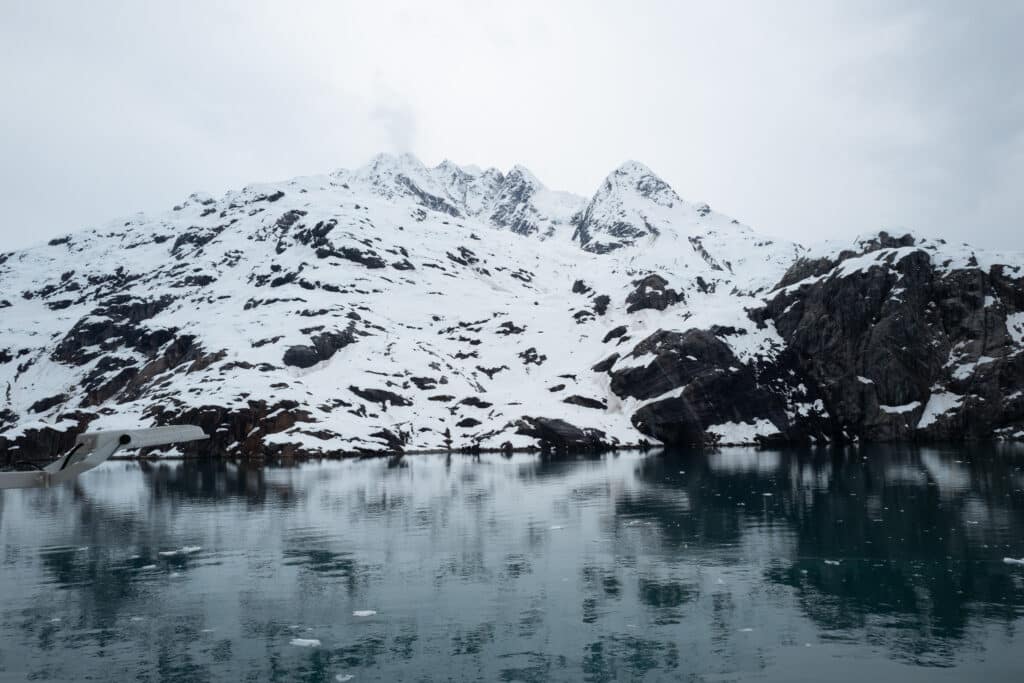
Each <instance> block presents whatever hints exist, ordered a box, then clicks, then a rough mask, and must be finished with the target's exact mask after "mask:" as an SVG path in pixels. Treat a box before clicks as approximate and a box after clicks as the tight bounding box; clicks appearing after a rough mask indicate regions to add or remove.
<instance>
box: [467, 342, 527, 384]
mask: <svg viewBox="0 0 1024 683" xmlns="http://www.w3.org/2000/svg"><path fill="white" fill-rule="evenodd" d="M527 350H529V349H527ZM542 362H543V359H542ZM476 369H477V370H479V371H480V372H482V373H484V374H485V375H487V379H494V376H495V375H496V374H498V373H499V372H501V371H502V370H508V366H507V365H499V366H498V367H496V368H485V367H482V366H480V365H478V366H476Z"/></svg>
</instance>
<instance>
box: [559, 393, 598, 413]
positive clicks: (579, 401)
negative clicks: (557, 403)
mask: <svg viewBox="0 0 1024 683" xmlns="http://www.w3.org/2000/svg"><path fill="white" fill-rule="evenodd" d="M562 402H563V403H571V404H572V405H576V406H582V407H583V408H594V409H596V410H604V409H605V408H607V407H608V406H607V405H606V404H605V403H604V402H603V401H598V400H597V399H594V398H587V397H586V396H577V395H576V394H573V395H572V396H569V397H567V398H565V399H563V400H562Z"/></svg>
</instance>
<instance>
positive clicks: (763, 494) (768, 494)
mask: <svg viewBox="0 0 1024 683" xmlns="http://www.w3.org/2000/svg"><path fill="white" fill-rule="evenodd" d="M761 495H762V496H766V497H767V496H771V495H773V494H771V493H762V494H761Z"/></svg>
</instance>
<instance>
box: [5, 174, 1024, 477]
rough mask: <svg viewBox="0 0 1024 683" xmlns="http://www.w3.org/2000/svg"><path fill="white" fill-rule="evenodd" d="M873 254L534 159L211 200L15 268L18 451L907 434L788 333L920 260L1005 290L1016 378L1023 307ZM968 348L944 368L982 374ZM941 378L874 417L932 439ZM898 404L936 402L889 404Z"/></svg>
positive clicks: (11, 266) (10, 279)
mask: <svg viewBox="0 0 1024 683" xmlns="http://www.w3.org/2000/svg"><path fill="white" fill-rule="evenodd" d="M906 239H909V240H911V241H912V242H913V239H912V238H909V237H908V238H906ZM881 246H884V245H877V244H866V243H860V244H858V245H855V246H854V247H853V249H852V250H847V251H845V252H842V253H839V252H836V251H835V250H832V251H828V250H825V251H821V253H818V252H808V251H807V250H805V249H804V248H803V247H800V246H798V245H795V244H792V243H787V242H782V241H776V240H770V239H767V238H764V237H761V236H758V235H756V234H755V233H754V232H752V231H751V230H750V229H749V228H747V227H746V226H744V225H741V224H739V223H738V222H736V221H733V220H731V219H729V218H728V217H725V216H722V215H720V214H718V213H716V212H714V211H711V210H710V208H708V207H707V206H706V205H693V204H690V203H687V202H685V201H683V200H682V199H680V198H679V197H678V196H677V195H676V193H675V192H674V191H673V190H672V189H671V188H670V187H668V185H667V184H665V183H664V182H663V181H662V180H660V179H659V178H657V177H656V176H655V175H654V174H653V173H652V172H651V171H650V170H648V169H646V167H643V166H642V165H640V164H637V163H634V162H630V163H627V164H624V165H623V166H621V167H620V168H618V169H616V170H615V171H613V172H612V174H610V175H609V177H608V179H607V180H606V181H605V182H604V183H603V184H602V186H601V187H600V188H599V190H598V192H597V193H596V194H595V195H594V197H592V198H590V199H589V200H588V199H586V198H582V197H576V196H573V195H570V194H567V193H560V192H554V191H551V190H549V189H547V188H545V187H544V186H543V184H541V183H540V181H538V180H537V179H536V178H535V177H534V176H533V174H531V173H530V172H529V171H528V170H526V169H523V168H521V167H516V168H513V169H512V170H511V171H509V172H507V173H502V172H499V171H497V170H494V169H488V170H486V171H482V170H480V169H477V168H473V167H460V166H457V165H455V164H452V163H450V162H444V163H442V164H441V165H439V166H437V167H435V168H427V167H425V166H423V165H422V164H421V163H420V162H419V161H418V160H416V159H415V158H413V157H410V156H400V157H394V156H384V155H382V156H379V157H377V158H375V159H374V160H372V161H371V162H370V163H369V164H367V165H366V166H364V167H363V168H360V169H357V170H354V171H338V172H335V173H333V174H330V175H327V176H312V177H306V178H297V179H295V180H291V181H288V182H284V183H277V184H269V185H259V186H250V187H247V188H245V189H244V190H242V191H240V192H230V193H228V194H227V195H225V196H224V197H223V198H221V199H217V200H215V199H213V198H211V197H208V196H204V195H193V196H191V197H189V198H188V200H187V201H185V202H183V203H182V204H181V205H180V206H176V207H174V209H173V210H172V211H170V212H168V213H166V214H164V215H159V216H143V215H138V216H134V217H131V218H129V219H127V220H122V221H117V222H114V223H111V224H108V225H107V226H104V227H103V228H99V229H93V230H88V231H83V232H79V233H75V234H72V235H69V236H67V237H65V238H61V239H57V240H53V241H51V242H50V243H49V244H48V245H46V246H41V247H38V248H34V249H28V250H24V251H19V252H13V253H8V254H3V255H0V292H2V294H0V389H2V390H3V392H4V393H3V402H2V403H0V454H4V453H6V454H7V456H8V457H14V455H18V454H21V455H26V456H29V455H34V454H35V453H45V452H49V451H52V450H57V449H59V448H60V447H62V446H63V445H65V444H67V443H68V442H69V441H70V440H71V439H72V438H73V435H74V434H75V433H77V432H79V431H81V430H83V429H84V428H86V427H87V426H88V427H89V428H92V429H95V428H102V427H104V426H113V425H124V424H131V425H146V424H153V423H161V424H162V423H170V422H185V423H195V424H200V425H202V426H203V427H204V428H205V429H206V430H207V431H208V432H209V433H211V434H212V435H213V436H214V438H213V440H212V441H211V443H210V444H208V445H205V446H202V448H207V449H210V450H211V451H212V452H215V453H229V454H231V453H236V454H253V453H265V452H275V451H285V452H296V453H316V452H322V453H338V452H360V451H367V450H382V449H388V450H400V449H405V450H410V449H433V448H446V447H449V446H451V447H456V448H458V447H470V446H475V445H479V446H482V447H499V446H501V445H503V444H504V445H505V446H506V447H507V446H513V447H523V446H530V445H535V444H537V443H541V444H547V445H552V446H554V447H556V448H596V447H602V446H605V445H608V444H615V443H620V444H629V443H636V442H638V441H639V440H640V439H644V438H646V439H652V440H661V441H667V442H680V443H687V442H698V441H700V442H707V441H716V440H717V441H722V442H725V441H729V442H753V441H755V440H762V439H766V438H767V439H780V440H781V439H784V440H790V441H809V440H829V439H835V438H847V437H848V438H855V437H875V438H907V437H910V436H913V435H914V433H915V432H914V430H915V428H916V424H917V422H915V423H914V424H913V425H911V426H909V427H908V428H906V429H903V430H902V431H901V430H895V431H893V430H889V431H885V430H881V431H879V430H877V429H875V430H874V431H872V429H874V427H871V426H870V425H868V424H867V423H865V422H864V420H863V419H861V421H860V422H858V421H856V420H855V419H853V418H856V417H857V415H853V416H852V417H850V416H848V415H847V414H846V413H845V412H843V410H841V409H838V408H836V407H835V406H836V405H839V406H840V407H841V404H842V401H843V398H842V396H840V395H839V394H841V393H842V392H841V391H840V388H842V389H843V391H845V389H846V388H848V387H847V385H846V384H836V386H837V387H840V388H834V389H830V388H829V387H831V386H832V385H827V382H826V380H827V379H828V377H825V376H824V375H822V373H821V371H820V369H819V368H817V367H816V366H814V365H813V364H812V363H809V362H805V361H806V359H804V358H803V356H801V355H800V354H801V353H805V354H806V353H818V352H820V353H828V352H829V349H828V347H827V346H825V347H821V348H819V347H814V346H813V345H811V347H808V349H807V350H803V349H804V346H802V345H804V344H805V340H804V338H803V337H802V336H801V335H800V334H799V333H798V330H804V329H805V328H807V327H808V326H809V327H811V328H813V327H814V321H813V320H809V319H808V316H814V315H819V314H822V315H824V313H822V312H820V311H818V310H817V309H816V308H813V307H812V306H809V305H804V302H805V299H806V300H807V301H810V299H808V298H807V294H806V293H810V292H812V291H815V292H816V291H818V290H819V289H820V288H822V287H827V286H830V285H829V284H828V283H835V282H840V283H842V282H846V281H849V280H851V279H855V278H856V277H859V276H857V275H856V274H858V273H866V274H871V273H875V272H876V271H878V272H881V271H882V270H885V271H886V272H887V273H888V272H890V271H892V272H893V273H895V274H893V275H892V276H891V278H890V279H892V283H889V282H888V280H886V283H887V284H886V286H887V287H888V289H887V290H886V292H887V294H886V296H890V298H891V297H892V296H898V294H899V291H900V290H899V287H901V286H902V287H904V288H906V287H907V286H908V284H907V283H904V284H901V282H904V280H905V279H906V278H905V277H903V276H900V275H899V271H900V268H901V267H902V266H901V265H900V264H903V263H904V262H905V261H906V260H907V258H909V257H908V256H907V255H908V254H911V253H925V254H928V256H927V258H928V264H927V266H922V267H924V268H926V269H927V270H928V272H929V273H931V274H932V279H933V280H934V279H936V278H938V279H940V280H941V279H942V278H947V279H948V278H949V277H954V276H956V277H959V276H958V275H956V274H958V273H975V272H979V273H982V275H981V276H979V277H983V278H988V279H986V280H985V281H984V282H982V283H981V284H980V285H977V286H978V287H980V290H979V291H980V292H981V294H979V296H982V298H983V299H985V297H986V296H992V297H996V296H998V297H999V307H998V308H996V307H995V304H992V305H990V306H989V305H988V304H984V302H983V304H984V305H986V306H989V308H991V309H992V311H993V312H996V311H997V312H998V315H995V316H993V317H992V318H991V320H990V321H989V322H987V323H985V324H986V325H988V326H989V327H992V328H998V327H999V325H1002V328H1000V329H1001V330H1002V335H1003V337H1001V338H1000V339H1002V338H1005V339H1006V340H1007V341H1006V343H1005V344H1004V345H1003V346H1001V347H998V348H996V347H993V346H992V344H993V343H995V342H991V343H989V342H986V343H984V344H982V345H981V346H979V347H978V348H980V349H981V350H980V351H978V353H985V354H1001V355H998V358H1004V357H1005V358H1008V359H1011V360H1006V361H1000V365H999V367H1003V366H1002V365H1001V364H1002V363H1004V362H1005V363H1010V365H1009V366H1008V369H1006V372H1008V373H1010V375H1013V373H1014V372H1018V371H1019V370H1020V369H1021V368H1020V362H1019V361H1017V360H1012V359H1020V358H1021V357H1022V354H1021V353H1020V348H1021V331H1020V329H1019V328H1020V326H1021V323H1020V319H1021V312H1022V311H1024V300H1022V299H1021V292H1022V291H1024V287H1022V286H1021V285H1022V280H1021V275H1020V273H1019V272H1018V271H1017V270H1013V269H1012V268H1003V269H1002V270H1000V273H1002V275H1000V276H999V278H1001V279H998V278H995V279H994V276H993V275H992V273H993V272H994V269H996V268H997V266H995V265H990V264H988V263H980V262H978V261H977V259H978V258H979V257H977V256H975V257H974V258H975V265H971V261H970V258H969V257H964V258H962V257H961V251H960V250H953V252H955V254H956V256H955V258H954V257H953V256H951V257H950V258H951V259H953V260H950V262H949V263H945V264H943V262H942V261H941V259H942V255H943V254H945V253H946V251H949V250H948V249H947V248H946V247H945V246H944V245H938V246H936V245H934V244H932V243H928V244H926V245H925V246H924V247H922V248H918V247H914V246H912V245H911V246H900V247H897V248H895V252H896V254H895V255H894V256H892V257H891V258H890V257H889V256H888V254H889V253H890V252H892V251H893V249H888V248H886V249H882V250H881V251H877V250H876V251H871V250H872V249H873V248H875V247H878V248H881ZM928 249H932V251H930V252H929V251H928ZM900 250H904V251H905V252H906V254H904V253H903V252H901V251H900ZM908 250H909V251H908ZM865 253H867V255H866V256H865V255H863V254H865ZM965 253H966V252H965ZM877 254H881V256H877ZM915 258H916V257H915ZM957 258H960V259H961V260H963V263H961V262H960V261H956V260H955V259H957ZM986 258H988V257H986ZM865 259H867V261H865ZM996 260H998V261H1000V263H1006V262H1007V261H1008V260H1010V261H1012V262H1013V263H1015V264H1019V263H1021V262H1022V259H1021V258H1020V257H1019V256H1018V257H999V258H996ZM862 261H864V262H863V263H862ZM879 264H881V265H879ZM999 268H1002V266H999ZM938 273H946V274H947V275H938ZM872 277H874V276H872ZM886 277H889V276H888V275H887V276H886ZM964 277H967V279H970V277H972V276H964ZM997 280H998V281H997ZM972 282H973V280H972ZM950 286H952V287H954V288H955V287H957V285H950ZM964 286H965V287H966V286H967V285H964ZM971 286H974V285H973V284H972V285H971ZM866 287H867V288H868V290H870V291H869V292H868V294H870V295H871V296H875V294H876V293H875V292H874V290H873V289H872V285H870V284H868V285H866ZM1000 287H1002V289H999V288H1000ZM929 291H930V290H929ZM971 291H972V292H973V290H971ZM894 292H896V294H893V293H894ZM959 292H960V290H959V289H958V290H957V292H954V294H957V293H959ZM946 294H948V292H946V291H945V290H943V291H942V292H935V296H939V295H943V296H945V295H946ZM858 295H859V294H855V295H853V296H858ZM866 295H867V294H865V296H866ZM813 296H818V295H816V294H815V295H813ZM813 296H812V298H813ZM830 296H832V295H831V294H829V293H828V292H824V293H822V294H820V297H823V298H824V299H825V300H826V301H827V300H828V299H829V297H830ZM820 297H819V298H820ZM876 298H877V297H876ZM815 300H817V299H815ZM798 313H799V314H800V315H801V316H802V317H800V318H799V319H798V320H795V316H797V314H798ZM942 315H944V316H946V318H949V315H948V314H947V313H945V312H944V313H943V314H942ZM965 315H973V313H971V314H965ZM999 316H1001V317H999ZM876 317H877V316H876ZM944 319H945V318H944ZM839 327H840V328H842V325H839ZM1014 330H1016V331H1014ZM837 334H863V330H860V329H859V328H858V329H857V330H847V329H841V330H840V331H838V332H837ZM943 334H945V332H944V333H943ZM911 336H913V334H912V333H911ZM947 336H948V335H947ZM993 338H994V337H993ZM929 339H931V338H929ZM961 342H962V340H960V341H956V344H958V346H956V347H955V348H956V349H957V350H956V353H958V354H960V355H958V356H956V358H957V359H959V360H958V361H957V362H958V363H960V364H959V365H957V366H956V368H957V369H952V370H950V371H949V373H947V374H950V375H951V376H954V375H956V373H958V372H959V373H961V374H962V373H966V372H968V371H967V370H963V369H959V368H962V367H964V364H965V363H970V362H974V363H975V364H976V365H978V364H980V365H982V366H985V365H991V363H990V362H989V361H981V360H979V359H980V358H982V356H977V354H974V347H971V346H970V345H969V344H968V345H966V346H965V345H964V343H961ZM929 343H931V342H929ZM950 343H953V342H950ZM976 346H977V345H976ZM968 347H969V348H968ZM943 348H945V347H943ZM951 348H952V347H951ZM798 349H799V350H800V351H798ZM851 353H852V354H853V356H851V358H853V359H852V360H849V361H848V362H850V363H854V364H856V362H858V360H857V358H859V357H857V358H854V356H856V355H857V354H856V352H855V351H853V352H851ZM950 353H953V351H952V350H951V351H950ZM972 354H974V355H972ZM976 356H977V357H976ZM990 357H991V358H996V357H997V356H989V355H986V356H984V358H990ZM950 358H951V359H952V356H951V357H950ZM971 359H974V360H973V361H972V360H971ZM822 362H824V363H826V364H828V363H829V362H831V361H828V360H823V361H822ZM950 362H953V360H950ZM943 367H945V366H943ZM942 372H943V370H942V367H936V368H935V373H937V374H936V376H939V375H942ZM847 374H849V373H847ZM857 374H861V375H864V376H865V377H870V376H871V368H869V367H865V368H864V369H863V370H862V371H861V370H858V371H857ZM855 376H856V375H855ZM1020 376H1021V375H1016V377H1018V378H1019V377H1020ZM843 377H844V378H845V377H846V375H843ZM942 377H944V375H943V376H942ZM940 380H941V381H940ZM940 380H935V377H932V376H931V375H929V376H928V378H927V379H926V380H922V381H923V382H926V383H927V384H928V386H927V387H926V388H925V389H923V390H922V391H918V392H917V393H906V392H904V393H900V392H899V391H896V392H895V393H892V395H889V394H885V395H884V396H882V397H881V398H880V399H879V402H878V405H881V406H883V407H884V408H891V409H894V410H896V409H899V410H902V412H898V413H892V414H898V415H899V416H900V417H901V418H904V417H906V416H907V415H908V414H911V415H913V416H916V417H915V419H918V421H922V420H921V419H920V418H921V416H922V415H932V414H933V413H936V411H939V409H940V408H941V407H942V406H939V405H938V404H939V403H942V402H943V401H946V399H944V398H942V396H946V395H947V394H948V395H949V396H956V397H959V399H956V398H950V399H948V401H947V402H951V403H956V401H957V400H959V401H960V403H959V404H958V405H965V404H966V403H965V402H967V399H965V398H964V396H965V395H966V394H963V393H954V390H958V391H959V390H963V389H964V387H960V386H959V385H957V386H955V387H954V386H953V385H950V384H949V383H948V382H945V380H944V379H942V378H940ZM844 381H845V379H844ZM876 381H877V380H876ZM1013 381H1018V380H1016V379H1015V380H1013ZM936 382H937V383H936ZM919 384H920V382H919ZM1005 384H1006V383H1005V382H1004V385H1005ZM933 385H934V386H935V387H938V388H935V389H934V390H933V389H932V387H933ZM997 385H998V383H997ZM915 386H916V385H915ZM998 386H1000V387H1003V385H998ZM854 388H856V389H857V390H858V391H859V390H860V389H859V387H854ZM991 390H992V389H991V387H990V388H989V389H987V391H991ZM999 390H1000V391H1002V390H1003V389H999ZM1017 393H1018V394H1019V393H1020V392H1019V391H1018V392H1017ZM1007 395H1009V392H1007ZM903 398H907V399H908V401H907V403H908V404H909V403H911V402H912V401H911V400H909V399H913V400H914V401H917V402H919V403H920V404H921V405H922V406H924V410H923V411H919V412H914V411H916V410H917V409H916V408H915V409H914V410H911V409H905V406H903V405H902V404H896V403H892V402H893V401H896V400H902V399H903ZM933 399H934V401H933ZM883 400H884V403H883V402H881V401H883ZM986 400H987V399H986ZM1017 400H1018V403H1019V398H1018V399H1017ZM933 402H934V403H935V405H932V404H933ZM968 403H969V402H968ZM942 405H946V404H945V403H943V404H942ZM954 408H955V406H954ZM876 412H877V411H876ZM887 414H889V413H887ZM942 414H945V413H942ZM839 416H843V417H842V419H840V417H839ZM847 418H849V419H847ZM907 419H909V418H907ZM929 419H932V420H933V421H934V420H936V418H929ZM851 420H853V421H851ZM1020 421H1021V414H1020V412H1019V411H1017V412H1012V411H1011V412H1010V413H1007V414H1004V415H1001V416H999V417H998V418H995V421H994V422H992V424H991V425H989V427H987V429H988V431H989V432H991V433H995V432H996V431H1000V430H1001V431H1000V433H1004V434H1014V433H1016V432H1017V431H1018V430H1019V429H1020ZM938 422H939V423H941V422H942V419H941V418H939V419H938ZM929 424H931V423H929ZM955 432H956V430H955V429H954V430H952V431H950V432H949V433H946V432H943V433H942V434H943V436H946V437H948V436H951V435H952V436H955V435H956V434H955Z"/></svg>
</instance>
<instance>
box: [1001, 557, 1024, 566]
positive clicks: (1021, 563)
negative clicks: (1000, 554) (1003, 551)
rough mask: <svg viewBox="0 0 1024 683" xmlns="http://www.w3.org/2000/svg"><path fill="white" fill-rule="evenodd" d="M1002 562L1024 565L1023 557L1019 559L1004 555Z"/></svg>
mask: <svg viewBox="0 0 1024 683" xmlns="http://www.w3.org/2000/svg"><path fill="white" fill-rule="evenodd" d="M1003 562H1004V563H1006V564H1015V565H1017V566H1019V567H1024V557H1022V558H1020V559H1019V560H1018V559H1015V558H1012V557H1004V558H1003Z"/></svg>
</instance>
